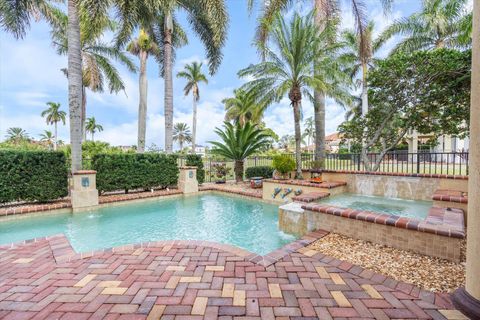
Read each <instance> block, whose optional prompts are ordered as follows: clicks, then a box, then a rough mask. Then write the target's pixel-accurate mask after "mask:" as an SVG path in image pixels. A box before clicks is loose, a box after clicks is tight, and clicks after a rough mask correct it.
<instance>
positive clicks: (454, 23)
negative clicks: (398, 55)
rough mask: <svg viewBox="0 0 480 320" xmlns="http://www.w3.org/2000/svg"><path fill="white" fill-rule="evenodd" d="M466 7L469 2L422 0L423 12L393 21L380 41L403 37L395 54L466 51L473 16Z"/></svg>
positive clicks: (462, 0)
mask: <svg viewBox="0 0 480 320" xmlns="http://www.w3.org/2000/svg"><path fill="white" fill-rule="evenodd" d="M466 3H467V0H423V1H422V8H421V10H420V12H416V13H414V14H412V15H411V16H409V17H406V18H402V19H399V20H396V21H394V22H393V23H392V25H390V26H389V27H388V28H387V29H386V30H385V31H384V32H383V33H382V34H381V38H385V39H388V38H390V37H392V36H394V35H401V36H402V37H403V39H402V40H401V41H400V42H399V43H398V44H397V45H396V46H395V47H394V49H393V52H396V51H407V52H412V51H416V50H430V49H435V48H443V47H447V48H459V47H464V46H466V45H468V44H469V43H470V40H471V39H470V33H471V13H469V14H468V13H467V12H465V5H466Z"/></svg>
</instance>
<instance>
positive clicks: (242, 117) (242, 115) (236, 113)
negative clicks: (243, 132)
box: [222, 89, 265, 125]
mask: <svg viewBox="0 0 480 320" xmlns="http://www.w3.org/2000/svg"><path fill="white" fill-rule="evenodd" d="M233 95H234V96H233V97H230V98H225V99H223V100H222V103H223V104H224V105H225V111H226V113H225V120H226V121H232V120H233V121H235V122H240V124H241V125H244V124H245V123H246V122H248V121H251V122H252V123H255V124H259V123H260V122H261V121H262V117H263V111H264V110H265V108H264V106H262V105H261V104H260V103H259V102H258V101H257V99H256V96H255V92H253V91H245V90H242V89H236V90H234V91H233Z"/></svg>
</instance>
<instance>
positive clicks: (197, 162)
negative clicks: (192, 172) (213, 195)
mask: <svg viewBox="0 0 480 320" xmlns="http://www.w3.org/2000/svg"><path fill="white" fill-rule="evenodd" d="M185 165H187V166H192V167H197V180H198V183H200V184H202V183H203V182H204V181H205V170H204V169H203V160H202V156H200V155H198V154H188V155H186V156H185Z"/></svg>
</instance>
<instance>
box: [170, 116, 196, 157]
mask: <svg viewBox="0 0 480 320" xmlns="http://www.w3.org/2000/svg"><path fill="white" fill-rule="evenodd" d="M192 139H193V138H192V134H191V133H190V128H189V127H188V125H187V124H186V123H183V122H178V123H175V125H174V126H173V141H176V142H178V144H179V145H180V151H183V144H184V143H185V142H192Z"/></svg>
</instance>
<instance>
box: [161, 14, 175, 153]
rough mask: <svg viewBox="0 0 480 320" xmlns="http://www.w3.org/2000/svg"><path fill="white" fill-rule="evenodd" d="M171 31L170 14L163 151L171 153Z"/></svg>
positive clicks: (166, 52) (165, 65) (165, 45)
mask: <svg viewBox="0 0 480 320" xmlns="http://www.w3.org/2000/svg"><path fill="white" fill-rule="evenodd" d="M172 31H173V22H172V16H171V13H170V12H168V13H167V16H166V18H165V40H164V50H165V52H164V75H163V77H164V79H165V97H164V99H165V151H166V152H167V153H172V151H173V81H172V50H173V48H172Z"/></svg>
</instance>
